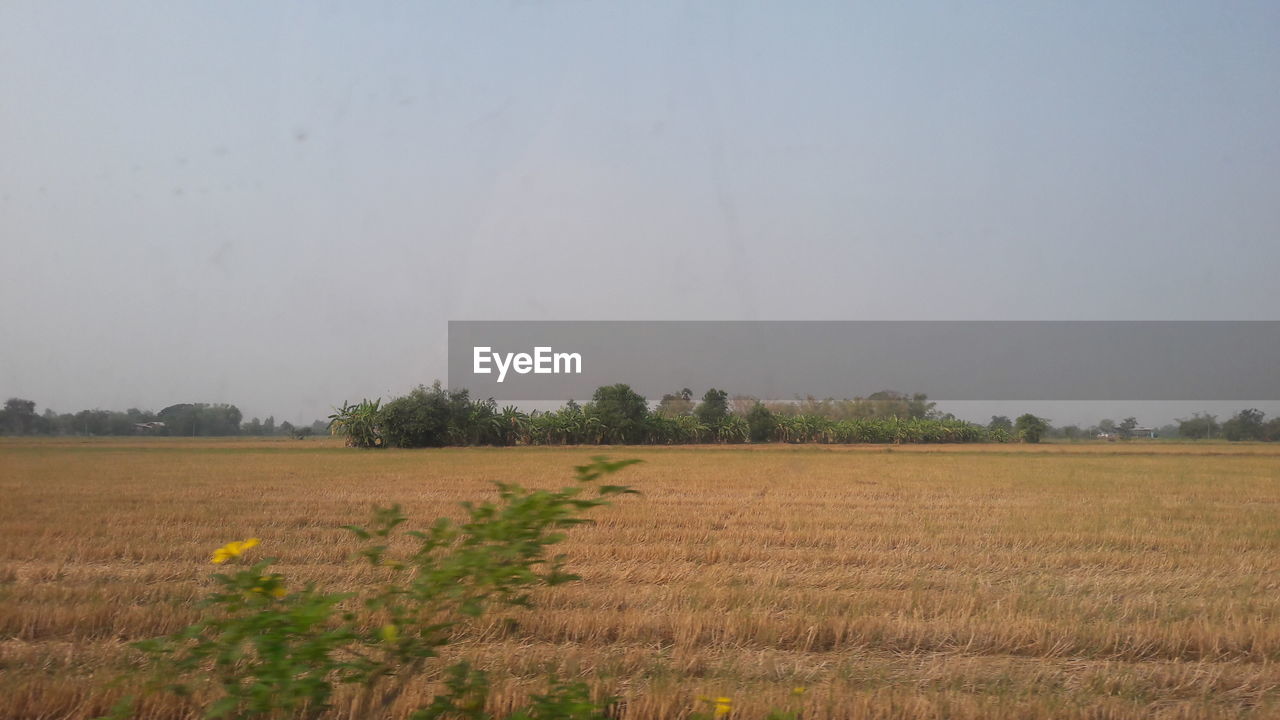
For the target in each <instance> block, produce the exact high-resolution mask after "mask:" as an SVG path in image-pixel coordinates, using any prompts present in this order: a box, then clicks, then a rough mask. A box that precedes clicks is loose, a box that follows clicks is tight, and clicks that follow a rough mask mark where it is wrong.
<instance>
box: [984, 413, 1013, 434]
mask: <svg viewBox="0 0 1280 720" xmlns="http://www.w3.org/2000/svg"><path fill="white" fill-rule="evenodd" d="M987 429H988V430H1004V431H1005V432H1013V421H1012V420H1010V419H1009V416H1008V415H992V416H991V422H989V423H987Z"/></svg>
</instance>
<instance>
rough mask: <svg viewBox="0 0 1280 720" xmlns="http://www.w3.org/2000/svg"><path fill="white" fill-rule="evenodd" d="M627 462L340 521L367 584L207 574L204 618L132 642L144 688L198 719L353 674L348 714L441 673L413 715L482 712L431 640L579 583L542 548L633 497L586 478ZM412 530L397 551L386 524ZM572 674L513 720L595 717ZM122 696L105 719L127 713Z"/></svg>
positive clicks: (444, 641)
mask: <svg viewBox="0 0 1280 720" xmlns="http://www.w3.org/2000/svg"><path fill="white" fill-rule="evenodd" d="M637 462H639V460H621V461H615V462H610V461H608V460H606V459H604V458H593V460H592V462H591V463H589V464H587V465H582V466H579V467H577V468H575V469H576V471H577V473H576V477H577V480H578V481H579V483H581V484H580V485H578V486H576V487H568V488H564V489H561V490H558V491H550V490H527V489H525V488H522V487H520V486H518V485H511V484H504V483H499V484H498V491H499V498H500V500H499V501H498V502H484V503H479V504H475V503H464V504H463V507H464V508H465V509H466V511H467V516H468V518H467V520H466V521H465V522H463V523H461V524H455V523H453V522H451V521H449V520H448V519H445V518H441V519H438V520H436V522H435V523H434V524H433V525H432V526H431V527H430V528H429V529H426V530H422V531H416V530H415V531H402V529H401V526H402V525H403V524H404V523H405V522H406V521H407V518H406V517H405V516H404V514H403V513H402V512H401V509H400V506H398V505H393V506H391V507H389V508H377V509H376V510H375V511H374V517H373V521H372V523H371V524H370V525H369V526H368V527H362V526H348V528H347V529H349V530H350V531H351V532H352V533H354V534H355V535H356V536H357V537H358V538H360V539H361V540H362V541H363V542H364V548H363V549H362V551H361V553H360V554H361V556H362V557H363V558H364V560H365V561H367V562H368V563H369V564H370V565H372V566H373V567H374V568H377V572H378V573H379V575H380V576H381V582H380V584H378V585H377V586H376V587H371V588H370V589H369V590H368V591H367V592H360V593H335V592H325V591H323V590H321V589H318V588H316V587H315V586H313V585H307V586H306V587H304V588H300V589H297V590H294V591H292V592H290V591H289V588H288V585H287V582H286V580H285V578H284V577H283V576H282V575H280V574H279V573H274V572H271V570H270V568H271V565H272V564H274V563H275V559H274V558H269V557H268V558H264V559H262V560H259V561H258V562H256V563H254V564H252V565H250V566H247V567H242V568H241V569H238V570H236V571H235V572H226V573H219V574H216V575H214V576H213V580H214V582H215V583H216V584H217V589H216V590H215V591H214V592H213V593H212V594H211V595H210V596H209V597H208V598H206V599H205V601H204V602H203V606H204V607H205V608H206V615H207V616H206V618H205V619H203V620H202V621H200V622H198V623H196V624H194V625H192V626H190V627H188V628H186V629H184V630H181V631H179V632H177V633H175V634H173V635H170V636H168V637H164V638H158V639H155V640H148V641H144V642H140V643H136V644H135V647H137V648H139V649H141V650H142V651H144V652H145V653H146V654H147V655H149V656H150V657H151V658H152V660H153V661H154V663H153V664H154V666H155V670H156V673H157V675H156V679H155V680H154V681H153V682H152V683H151V684H150V685H149V686H148V688H149V689H150V690H151V691H160V690H167V691H170V692H175V693H178V694H180V695H183V696H187V697H191V698H195V699H198V700H197V701H198V702H201V703H204V711H205V716H206V717H210V718H231V719H235V720H240V719H244V718H313V717H318V716H320V715H322V714H323V713H324V712H325V711H326V710H328V709H329V707H330V703H331V701H332V698H333V693H334V690H335V688H336V687H337V686H338V685H341V684H356V685H359V686H360V687H361V692H360V693H358V700H357V703H358V706H357V707H356V708H354V709H353V710H352V712H353V713H354V714H355V716H358V717H370V718H372V717H382V716H385V715H387V714H389V713H390V712H391V709H392V706H393V705H394V704H395V703H396V701H397V700H399V699H400V698H402V697H403V696H404V694H405V690H406V689H407V688H408V685H409V683H410V682H412V681H415V680H416V681H418V682H421V681H422V679H423V678H433V679H437V680H442V681H443V689H442V690H441V691H440V692H439V693H437V694H436V695H435V696H434V697H433V698H431V700H430V702H428V703H427V704H425V706H423V707H419V708H417V709H415V710H413V711H412V712H411V714H410V715H409V717H411V718H414V719H415V720H430V719H434V718H451V717H456V718H466V719H468V720H480V719H486V720H487V719H488V718H491V717H493V716H492V715H490V714H488V713H486V712H485V710H484V705H485V698H486V696H487V694H488V679H487V678H486V676H485V674H484V673H483V672H480V671H477V670H475V669H473V668H472V667H471V666H470V665H468V664H467V663H465V662H455V663H452V664H449V665H447V666H446V665H445V664H444V663H443V662H442V661H440V660H439V658H440V653H441V650H442V649H443V648H444V646H446V645H448V644H449V643H450V642H451V641H452V640H453V639H454V637H455V636H456V632H457V631H458V630H459V628H460V626H462V625H463V624H465V623H467V622H470V621H472V620H474V619H475V618H478V617H480V616H482V615H484V614H485V613H488V612H492V611H494V610H500V609H502V608H510V607H514V606H520V607H528V606H529V594H530V592H531V591H532V590H534V589H535V588H537V587H541V586H551V585H559V584H561V583H565V582H569V581H572V580H576V579H578V578H577V576H576V575H573V574H571V573H568V572H566V571H565V570H564V556H562V555H557V556H554V557H548V555H547V546H549V545H554V544H555V543H557V542H559V541H560V540H561V539H563V537H564V535H563V533H562V532H561V531H562V530H563V529H565V528H569V527H573V526H575V525H579V524H582V523H585V522H589V521H588V520H586V519H585V518H582V517H579V513H581V512H583V511H586V510H590V509H592V508H595V507H598V506H600V505H605V504H608V502H609V499H610V498H611V497H613V496H616V495H622V494H626V493H634V492H635V490H632V489H631V488H630V487H628V486H625V485H597V486H596V489H597V493H596V494H595V495H594V496H585V495H584V494H583V493H582V491H583V489H584V487H583V485H584V484H586V483H594V482H596V481H598V480H601V479H602V478H604V477H606V476H607V475H610V474H612V473H614V472H617V471H618V470H621V469H622V468H624V467H626V466H628V465H631V464H634V463H637ZM401 533H402V534H403V535H405V536H407V537H408V538H410V539H411V540H412V542H411V549H410V550H409V551H408V552H396V551H394V550H393V549H392V547H391V546H392V541H393V539H394V538H395V537H396V536H397V535H398V534H401ZM257 544H258V541H257V539H250V540H246V541H243V542H233V543H228V544H227V545H225V546H223V547H222V548H219V549H218V550H216V551H215V552H214V555H213V562H215V563H219V564H221V563H228V564H235V563H238V562H240V561H242V560H243V558H244V556H245V553H247V552H248V551H249V550H250V549H252V548H253V547H254V546H256V545H257ZM608 704H609V703H608V702H606V703H604V705H601V704H599V703H596V702H593V701H592V699H591V696H590V692H589V689H588V688H587V686H586V685H585V684H584V683H564V682H553V683H552V685H551V687H550V688H549V690H548V692H547V693H546V694H544V695H535V696H533V697H532V698H531V701H530V704H529V705H528V706H527V707H526V708H524V709H522V710H518V711H516V712H515V713H514V714H513V715H510V716H509V718H511V719H512V720H547V719H549V718H570V719H574V720H586V719H588V718H603V717H604V712H605V710H606V707H605V706H607V705H608ZM133 708H134V700H133V699H132V698H130V699H127V700H126V701H124V702H122V703H121V704H120V705H119V706H117V708H116V712H115V713H113V715H112V716H111V717H118V718H122V717H130V716H131V715H132V711H133Z"/></svg>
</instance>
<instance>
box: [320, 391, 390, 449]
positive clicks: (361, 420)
mask: <svg viewBox="0 0 1280 720" xmlns="http://www.w3.org/2000/svg"><path fill="white" fill-rule="evenodd" d="M329 432H331V433H333V434H334V435H341V436H343V437H345V438H346V439H347V445H349V446H351V447H360V448H378V447H382V446H383V445H385V441H384V439H383V434H382V400H381V398H379V399H378V400H368V399H365V400H361V401H360V402H359V403H358V404H355V405H353V404H351V403H345V402H344V403H343V404H342V407H340V408H336V409H335V410H334V412H333V414H332V415H330V416H329Z"/></svg>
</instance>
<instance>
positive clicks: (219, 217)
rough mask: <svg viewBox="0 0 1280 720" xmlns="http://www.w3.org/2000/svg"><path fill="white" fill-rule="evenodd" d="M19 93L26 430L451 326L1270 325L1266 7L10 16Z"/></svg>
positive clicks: (4, 225) (720, 6) (155, 6)
mask: <svg viewBox="0 0 1280 720" xmlns="http://www.w3.org/2000/svg"><path fill="white" fill-rule="evenodd" d="M0 98H3V101H2V102H0V251H2V252H3V254H2V255H0V257H3V259H4V268H5V273H4V280H3V282H0V337H2V338H3V340H2V341H0V395H4V396H5V397H9V396H20V397H25V398H29V399H32V400H35V401H36V402H37V403H38V404H39V406H40V408H41V409H43V408H45V407H52V408H54V409H56V410H59V411H74V410H78V409H82V408H88V407H102V408H113V409H123V408H126V407H142V408H151V409H156V410H158V409H160V408H161V407H164V406H166V405H169V404H172V403H176V402H231V403H235V404H237V405H238V406H239V407H240V408H241V409H242V410H243V411H244V413H245V416H246V417H251V416H254V415H259V416H266V415H269V414H270V415H275V416H276V417H277V419H292V420H294V421H295V422H296V421H299V420H302V421H310V420H311V419H314V418H317V417H323V416H324V415H327V414H328V412H329V411H330V408H331V406H333V405H337V404H341V402H342V401H343V400H347V399H351V400H354V399H358V398H360V397H365V396H369V397H374V396H379V395H382V396H384V397H385V396H390V395H393V394H398V393H402V392H404V391H406V390H408V389H409V388H410V387H411V386H413V385H415V384H417V383H430V382H431V381H432V380H434V379H436V378H443V376H444V374H445V367H446V327H447V325H446V324H447V322H448V321H449V320H498V319H503V320H526V319H527V320H613V319H616V320H640V319H643V320H664V319H681V320H685V319H696V320H752V319H768V320H792V319H794V320H913V319H921V320H923V319H929V320H952V319H974V320H1003V319H1017V320H1032V319H1047V320H1108V319H1115V320H1227V319H1231V320H1274V319H1280V317H1277V312H1276V308H1277V307H1280V289H1278V288H1280V285H1277V283H1276V281H1275V276H1276V271H1277V268H1280V133H1277V132H1276V128H1278V127H1280V4H1277V3H1274V2H1269V1H1268V2H1217V3H1204V2H1173V1H1160V2H1137V1H1134V2H1125V3H1114V2H1071V3H1067V2H1030V3H1029V2H1014V1H1010V2H988V3H971V2H946V3H915V2H881V3H819V2H814V3H803V4H792V3H772V2H759V3H746V2H684V3H666V2H645V3H625V4H624V3H588V2H501V3H499V2H474V1H468V2H440V3H408V2H359V3H355V2H348V3H328V2H305V3H304V2H295V3H288V2H280V3H260V2H250V1H240V2H218V3H209V2H172V1H166V2H143V1H141V0H139V1H130V2H120V1H113V2H95V3H71V2H61V1H59V0H28V1H23V0H9V1H8V2H4V3H0ZM798 351H802V350H798ZM877 389H879V388H868V389H866V392H872V391H874V390H877ZM730 390H732V389H731V388H730ZM903 390H908V391H910V390H914V389H910V388H903ZM796 392H797V393H803V392H804V388H796ZM1259 407H1266V408H1272V409H1270V410H1269V411H1270V412H1271V414H1275V413H1276V411H1277V410H1280V408H1277V407H1276V406H1275V405H1274V404H1273V405H1270V406H1263V405H1260V406H1259ZM979 410H981V411H982V412H985V409H984V408H979ZM1103 412H1110V411H1109V410H1106V409H1104V410H1103ZM1117 412H1119V413H1123V414H1130V413H1125V412H1124V408H1117ZM1152 412H1153V415H1152V416H1151V417H1150V418H1149V419H1150V421H1152V422H1160V421H1165V420H1167V419H1169V418H1171V417H1173V415H1174V414H1176V413H1182V414H1188V409H1187V408H1172V409H1168V410H1167V411H1165V410H1161V411H1159V412H1155V411H1152ZM1064 413H1065V414H1064ZM1161 413H1163V415H1164V416H1167V417H1164V416H1162V417H1157V416H1156V415H1160V414H1161ZM979 414H981V413H979ZM1057 415H1058V416H1059V417H1061V418H1063V419H1065V420H1069V421H1075V422H1088V421H1090V420H1092V419H1096V418H1095V417H1094V411H1093V410H1089V409H1083V410H1076V409H1070V410H1059V411H1058V412H1057ZM1068 416H1069V417H1068ZM1101 416H1103V415H1096V417H1101Z"/></svg>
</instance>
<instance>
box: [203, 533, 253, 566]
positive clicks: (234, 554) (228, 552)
mask: <svg viewBox="0 0 1280 720" xmlns="http://www.w3.org/2000/svg"><path fill="white" fill-rule="evenodd" d="M257 544H258V538H249V539H248V540H245V541H243V542H241V541H233V542H229V543H227V544H226V545H223V546H222V547H220V548H218V549H217V550H214V551H213V558H212V559H213V562H214V563H215V564H217V565H221V564H222V563H224V562H226V561H228V560H230V559H232V558H238V557H240V556H241V555H243V554H244V551H245V550H248V549H249V548H251V547H254V546H255V545H257Z"/></svg>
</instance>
